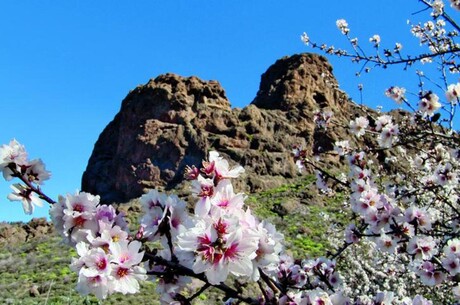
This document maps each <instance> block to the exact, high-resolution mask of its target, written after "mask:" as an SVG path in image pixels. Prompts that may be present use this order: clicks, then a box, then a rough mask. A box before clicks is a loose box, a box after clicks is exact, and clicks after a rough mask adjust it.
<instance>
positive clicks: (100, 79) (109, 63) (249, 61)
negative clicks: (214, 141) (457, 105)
mask: <svg viewBox="0 0 460 305" xmlns="http://www.w3.org/2000/svg"><path fill="white" fill-rule="evenodd" d="M419 8H420V5H419V4H418V1H416V0H411V1H409V0H404V1H403V0H386V1H368V0H361V1H342V0H333V1H300V0H299V1H281V0H279V1H270V0H263V1H262V0H251V1H247V0H246V1H243V0H233V1H185V0H183V1H152V0H138V1H108V0H98V1H86V0H79V1H75V0H74V1H70V0H69V1H47V0H43V1H31V0H30V1H2V3H1V4H0V37H1V40H0V105H1V108H0V109H2V110H3V115H2V116H1V117H2V119H1V121H0V122H1V123H0V124H1V125H0V126H1V128H0V143H8V142H9V141H10V139H12V138H16V139H17V140H18V141H20V142H21V143H23V144H24V145H25V146H26V148H27V150H28V151H29V155H30V157H31V158H37V157H40V158H42V159H43V160H44V161H45V163H46V165H47V168H48V169H49V170H51V172H52V175H53V177H52V179H51V180H49V181H47V182H46V184H45V185H44V191H45V192H46V193H47V194H48V195H50V196H51V197H53V198H57V195H58V194H65V193H67V192H74V191H75V190H77V189H79V188H80V179H81V175H82V173H83V171H84V169H85V168H86V164H87V161H88V158H89V156H90V154H91V151H92V149H93V145H94V143H95V142H96V140H97V138H98V136H99V134H100V132H101V131H102V130H103V128H104V127H105V126H106V125H107V124H108V123H109V122H110V121H111V120H112V119H113V117H114V115H115V114H116V113H117V112H118V110H119V108H120V104H121V100H122V99H123V98H124V97H125V96H126V94H127V93H128V91H129V90H130V89H133V88H134V87H135V86H136V85H138V84H143V83H146V82H147V81H148V80H149V79H150V78H154V77H156V76H158V75H159V74H162V73H166V72H173V73H177V74H180V75H183V76H191V75H196V76H198V77H200V78H202V79H205V80H211V79H212V80H218V81H219V82H220V83H221V84H222V86H223V87H224V88H225V90H226V92H227V96H228V97H229V99H230V102H231V103H232V106H233V107H244V106H246V105H248V104H249V103H250V102H251V101H252V99H253V98H254V96H255V95H256V92H257V89H258V85H259V81H260V75H261V74H262V73H263V72H264V71H265V70H266V69H267V68H268V67H269V66H270V65H271V64H272V63H274V62H275V60H276V59H278V58H280V57H282V56H285V55H291V54H294V53H300V52H307V51H311V49H310V48H308V47H306V46H304V45H303V44H302V43H301V41H300V39H299V37H300V35H301V34H302V33H303V32H304V31H305V32H307V33H308V34H309V36H310V37H311V38H312V39H314V40H315V41H318V42H328V43H330V44H334V45H336V46H345V45H346V44H345V40H344V38H343V37H342V36H341V35H340V33H339V31H338V30H337V29H336V26H335V21H336V20H337V19H339V18H345V19H346V20H347V21H348V23H349V24H350V27H351V30H352V33H355V34H356V35H357V36H358V37H359V38H360V41H361V42H362V43H363V44H365V45H366V44H368V43H367V40H368V38H369V37H370V36H372V35H373V34H375V33H379V34H380V35H381V37H382V44H383V45H387V46H388V47H392V46H393V43H394V42H397V41H399V42H403V43H404V45H405V47H406V50H407V49H409V48H410V46H409V43H408V42H409V41H410V42H411V44H412V46H414V45H415V46H416V45H417V44H418V43H417V41H416V40H415V39H412V38H411V37H412V36H411V35H410V33H409V27H408V26H407V25H406V20H407V19H408V18H410V19H415V18H414V17H413V16H411V13H413V12H415V11H417V10H418V9H419ZM332 63H333V65H334V73H335V75H336V77H337V78H338V80H339V83H340V85H341V87H342V89H344V90H345V91H347V92H348V93H349V94H350V95H351V96H352V97H353V98H354V99H355V100H357V99H358V96H357V91H356V90H355V88H356V86H357V83H359V82H363V83H364V84H365V92H364V94H365V95H364V96H365V103H367V104H368V105H371V106H372V107H375V106H376V105H390V106H394V105H393V104H391V101H389V100H387V99H386V98H385V97H384V95H383V91H384V90H385V89H386V88H387V87H389V86H391V85H395V84H396V80H398V79H399V77H401V76H399V75H400V74H401V73H400V72H401V71H400V70H401V68H394V69H393V70H394V71H392V72H390V73H389V74H382V73H380V72H377V71H376V72H375V73H373V74H372V75H370V76H366V77H363V78H361V79H356V78H355V77H354V72H355V71H356V70H358V68H359V67H358V66H356V65H352V64H349V63H348V62H346V60H337V59H332ZM392 73H394V74H392ZM383 75H384V77H383ZM403 75H406V77H411V79H413V77H412V73H410V74H408V73H406V74H403ZM403 77H404V76H403ZM387 109H388V108H387ZM9 184H10V183H8V182H5V181H3V182H0V221H18V220H22V221H27V220H29V219H31V218H32V217H33V216H35V217H41V216H46V215H47V213H48V211H47V208H42V209H38V210H37V211H36V213H35V214H34V215H33V216H25V215H24V214H23V212H22V208H21V205H20V203H18V202H14V203H11V202H9V201H8V200H7V199H6V196H7V194H8V193H9Z"/></svg>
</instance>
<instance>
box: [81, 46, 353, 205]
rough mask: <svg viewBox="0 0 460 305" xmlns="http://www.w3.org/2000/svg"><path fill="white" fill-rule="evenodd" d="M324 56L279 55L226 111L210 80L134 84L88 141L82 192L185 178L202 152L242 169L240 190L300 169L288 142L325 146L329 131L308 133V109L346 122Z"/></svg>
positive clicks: (165, 78) (346, 107)
mask: <svg viewBox="0 0 460 305" xmlns="http://www.w3.org/2000/svg"><path fill="white" fill-rule="evenodd" d="M337 88H338V84H337V81H336V80H335V78H334V76H333V75H332V67H331V66H330V64H329V63H328V62H327V61H326V59H325V58H324V57H321V56H317V55H313V54H299V55H293V56H290V57H284V58H282V59H280V60H278V61H277V62H276V63H275V64H273V65H272V66H271V67H270V68H269V69H268V70H267V71H266V72H265V73H264V74H263V75H262V79H261V84H260V89H259V92H258V93H257V96H256V98H255V99H254V101H253V102H252V103H251V104H250V105H249V106H247V107H245V108H243V109H239V108H235V109H232V108H231V106H230V102H229V101H228V99H227V97H226V95H225V91H224V89H222V87H221V86H220V84H219V83H218V82H216V81H203V80H200V79H198V78H197V77H194V76H192V77H181V76H178V75H174V74H165V75H160V76H158V77H157V78H155V79H153V80H150V81H149V82H148V83H147V84H145V85H142V86H139V87H137V88H135V89H134V90H133V91H131V92H130V93H129V94H128V96H127V97H126V98H125V99H124V100H123V102H122V105H121V109H120V112H119V113H118V114H117V115H116V116H115V118H114V119H113V121H112V122H110V123H109V125H107V127H106V128H105V129H104V131H103V132H102V133H101V135H100V136H99V139H98V141H97V142H96V144H95V146H94V150H93V153H92V155H91V157H90V159H89V161H88V166H87V168H86V171H85V172H84V174H83V178H82V190H83V191H87V192H91V193H93V194H99V195H100V196H101V199H102V201H103V202H104V203H111V202H126V201H128V200H130V199H132V198H135V197H138V196H140V195H142V194H143V193H144V192H145V191H146V190H147V189H151V188H159V189H166V190H168V189H172V188H180V187H181V186H183V185H182V184H183V173H184V168H185V166H186V165H192V164H194V165H196V166H199V164H200V163H201V160H202V159H203V158H205V157H206V156H207V153H208V151H210V150H217V151H219V152H220V153H221V154H222V155H223V156H225V157H227V158H230V159H232V160H234V161H235V162H237V163H239V164H241V165H243V166H244V167H245V168H246V174H245V175H244V177H243V179H240V185H239V186H237V187H238V188H239V189H240V190H245V191H258V190H264V189H268V188H272V187H276V186H278V185H280V184H283V183H286V182H287V181H288V180H289V179H291V178H294V177H295V176H297V169H296V166H295V164H294V162H293V160H292V157H291V148H292V146H293V145H294V144H301V145H309V146H311V147H312V148H313V149H315V146H320V145H321V146H322V147H323V149H331V148H332V144H331V143H333V141H335V140H336V139H337V138H338V135H337V134H336V132H335V131H328V132H327V133H326V132H324V133H322V134H318V133H315V132H314V123H313V112H314V111H315V110H318V109H322V108H327V109H330V110H332V111H333V112H334V113H335V116H336V119H338V120H345V121H347V122H348V120H349V119H350V117H351V114H350V111H351V110H350V109H352V108H353V106H352V104H351V103H349V102H348V101H347V100H348V98H347V96H346V95H345V94H344V93H343V92H342V91H340V90H338V89H337Z"/></svg>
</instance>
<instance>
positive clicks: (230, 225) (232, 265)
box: [178, 216, 258, 284]
mask: <svg viewBox="0 0 460 305" xmlns="http://www.w3.org/2000/svg"><path fill="white" fill-rule="evenodd" d="M231 218H232V217H231V216H228V219H219V220H218V221H217V222H214V221H213V222H212V223H209V222H205V220H204V219H201V220H199V222H198V223H197V225H196V226H195V227H194V228H192V229H190V230H189V231H187V232H185V233H184V234H181V235H179V236H178V240H179V242H178V246H179V248H180V249H181V250H182V251H189V252H192V253H194V255H195V261H194V263H193V266H192V269H193V271H194V272H195V273H201V272H204V273H205V274H206V277H207V278H208V281H209V283H211V284H219V283H221V282H223V281H225V279H226V278H227V276H228V274H229V273H232V274H234V275H236V276H250V275H251V274H252V272H253V265H252V260H253V259H254V258H255V257H256V255H257V254H256V250H257V244H258V241H257V237H256V235H255V234H254V233H251V232H247V231H245V232H244V234H243V230H242V229H241V228H239V227H238V226H236V225H235V224H236V223H238V221H237V219H233V220H232V219H231Z"/></svg>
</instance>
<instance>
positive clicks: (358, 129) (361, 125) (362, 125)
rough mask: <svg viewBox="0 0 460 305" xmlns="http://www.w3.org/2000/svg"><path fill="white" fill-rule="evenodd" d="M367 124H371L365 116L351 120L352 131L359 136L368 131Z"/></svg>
mask: <svg viewBox="0 0 460 305" xmlns="http://www.w3.org/2000/svg"><path fill="white" fill-rule="evenodd" d="M367 126H369V121H368V120H367V119H366V118H365V117H357V118H356V119H355V120H353V121H350V131H351V132H352V133H353V134H354V135H355V136H357V137H358V138H359V137H361V136H362V135H363V134H364V133H365V132H366V128H367Z"/></svg>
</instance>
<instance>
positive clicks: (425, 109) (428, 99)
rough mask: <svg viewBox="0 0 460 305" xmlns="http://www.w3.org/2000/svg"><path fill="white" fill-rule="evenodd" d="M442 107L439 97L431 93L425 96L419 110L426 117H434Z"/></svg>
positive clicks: (421, 100)
mask: <svg viewBox="0 0 460 305" xmlns="http://www.w3.org/2000/svg"><path fill="white" fill-rule="evenodd" d="M440 107H441V103H439V97H438V96H437V95H436V94H434V93H431V92H430V93H428V94H426V95H425V96H423V97H422V98H421V99H420V102H419V104H418V108H419V110H420V111H421V112H422V113H423V115H424V116H432V115H433V114H434V112H435V111H436V110H438V109H439V108H440Z"/></svg>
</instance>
